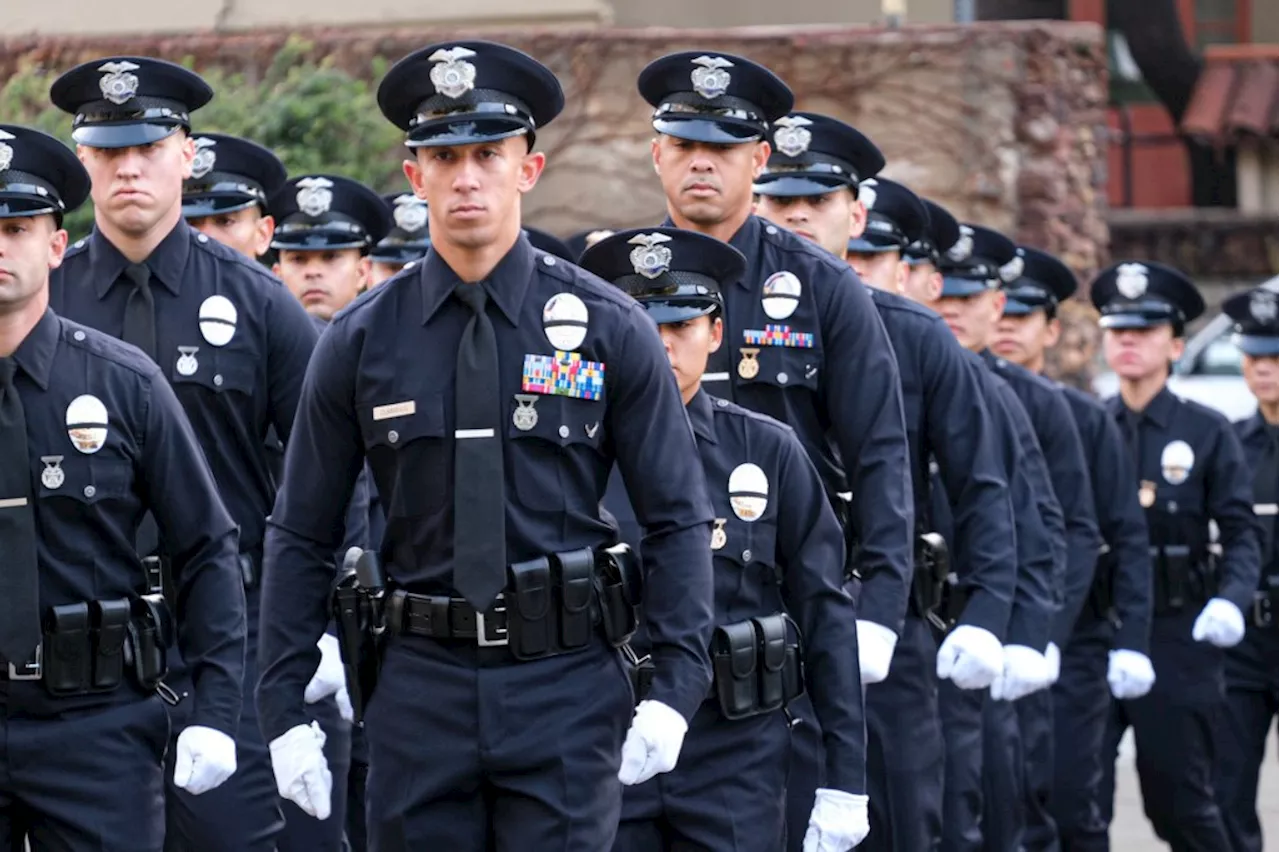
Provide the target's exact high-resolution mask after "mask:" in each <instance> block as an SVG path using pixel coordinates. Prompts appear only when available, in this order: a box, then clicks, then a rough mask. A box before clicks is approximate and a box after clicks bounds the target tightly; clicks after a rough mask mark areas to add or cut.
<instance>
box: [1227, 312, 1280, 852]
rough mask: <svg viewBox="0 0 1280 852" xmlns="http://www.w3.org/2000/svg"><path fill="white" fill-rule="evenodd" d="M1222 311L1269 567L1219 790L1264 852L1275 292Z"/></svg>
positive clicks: (1271, 636) (1234, 836) (1236, 657)
mask: <svg viewBox="0 0 1280 852" xmlns="http://www.w3.org/2000/svg"><path fill="white" fill-rule="evenodd" d="M1222 309H1223V311H1225V312H1226V313H1227V315H1228V316H1230V317H1231V318H1232V319H1233V320H1235V321H1236V336H1235V343H1236V346H1238V347H1239V348H1240V352H1241V353H1242V354H1243V356H1244V358H1243V361H1244V363H1243V368H1244V379H1245V381H1246V382H1247V383H1248V385H1249V390H1251V391H1252V392H1253V395H1254V396H1255V397H1256V398H1257V400H1258V412H1257V413H1256V414H1255V415H1254V416H1253V417H1250V418H1248V419H1247V420H1242V421H1240V422H1238V423H1236V424H1235V427H1236V434H1237V435H1239V437H1240V442H1241V443H1242V444H1243V445H1244V457H1245V461H1246V462H1247V463H1248V467H1249V468H1250V469H1252V470H1253V513H1254V515H1256V516H1257V521H1258V527H1259V531H1258V534H1259V536H1260V539H1259V540H1260V542H1261V544H1262V570H1261V572H1260V574H1259V582H1258V590H1257V591H1256V592H1254V594H1253V607H1252V609H1250V610H1248V611H1246V612H1245V632H1244V639H1243V640H1242V641H1241V642H1240V644H1239V645H1237V646H1235V647H1234V648H1232V649H1230V650H1229V651H1227V660H1226V684H1227V714H1226V724H1225V725H1224V726H1223V728H1224V729H1225V730H1222V732H1221V739H1220V744H1221V748H1222V753H1221V754H1220V755H1219V757H1218V763H1217V769H1218V774H1217V778H1216V779H1215V782H1214V785H1215V790H1216V792H1217V794H1218V806H1219V807H1220V808H1221V809H1222V821H1223V823H1224V824H1225V826H1226V829H1227V837H1228V839H1230V841H1231V848H1232V849H1233V850H1235V852H1262V848H1263V847H1262V826H1261V825H1260V824H1259V822H1258V807H1257V802H1258V771H1259V770H1260V768H1261V766H1262V757H1263V754H1264V752H1265V749H1266V746H1267V735H1268V734H1269V733H1270V731H1271V726H1272V724H1273V722H1274V720H1275V717H1276V672H1277V669H1280V663H1278V661H1277V653H1276V644H1277V638H1276V596H1277V586H1280V578H1277V576H1276V575H1277V571H1278V569H1277V564H1276V539H1277V536H1276V520H1277V509H1276V504H1277V503H1280V500H1277V493H1276V491H1277V482H1278V481H1280V472H1277V469H1276V452H1277V450H1276V432H1277V427H1276V424H1277V422H1278V421H1280V389H1278V388H1277V370H1276V361H1277V355H1278V354H1280V343H1278V342H1277V334H1278V333H1280V327H1277V321H1276V316H1277V313H1278V311H1277V297H1276V291H1275V290H1272V289H1269V288H1267V287H1258V288H1256V289H1254V290H1250V291H1249V292H1247V293H1240V294H1239V295H1236V296H1233V297H1232V298H1230V299H1228V300H1227V301H1226V302H1225V303H1224V304H1223V306H1222Z"/></svg>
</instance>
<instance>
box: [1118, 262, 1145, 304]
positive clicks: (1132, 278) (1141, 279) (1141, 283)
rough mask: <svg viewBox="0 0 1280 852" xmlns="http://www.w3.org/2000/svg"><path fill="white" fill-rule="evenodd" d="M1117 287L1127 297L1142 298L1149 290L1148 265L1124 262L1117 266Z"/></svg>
mask: <svg viewBox="0 0 1280 852" xmlns="http://www.w3.org/2000/svg"><path fill="white" fill-rule="evenodd" d="M1116 289H1117V290H1119V291H1120V295H1121V296H1124V297H1125V298H1126V299H1140V298H1142V296H1143V295H1144V294H1145V293H1146V292H1147V267H1146V265H1145V264H1142V263H1122V264H1120V265H1119V266H1118V267H1116Z"/></svg>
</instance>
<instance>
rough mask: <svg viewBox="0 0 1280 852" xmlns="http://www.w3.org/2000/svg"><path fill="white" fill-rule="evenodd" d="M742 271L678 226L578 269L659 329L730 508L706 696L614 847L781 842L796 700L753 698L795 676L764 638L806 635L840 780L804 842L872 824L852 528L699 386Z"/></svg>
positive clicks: (721, 544) (722, 535) (789, 451)
mask: <svg viewBox="0 0 1280 852" xmlns="http://www.w3.org/2000/svg"><path fill="white" fill-rule="evenodd" d="M745 265H746V259H745V258H744V257H743V256H742V254H741V253H740V252H738V251H737V250H736V249H734V248H733V247H732V246H729V245H727V244H725V243H722V242H720V241H719V240H716V239H713V238H711V237H708V236H705V235H702V234H698V233H695V232H693V231H683V230H678V229H675V228H651V229H639V230H631V231H621V232H619V233H616V234H614V235H613V236H610V237H608V238H606V239H604V240H601V241H600V242H598V243H597V244H596V245H594V246H592V247H591V248H590V249H588V250H587V251H586V253H584V254H583V256H582V268H583V269H586V270H587V271H588V272H591V273H593V274H595V275H599V276H600V277H601V278H604V279H605V280H608V281H612V282H613V283H614V285H615V286H617V287H619V288H620V289H621V290H622V291H623V292H625V293H627V295H629V296H632V297H633V298H635V299H637V300H638V301H639V302H640V304H641V305H643V306H644V307H645V309H646V310H647V311H648V313H649V316H650V318H651V319H652V320H653V321H654V322H655V323H657V324H658V330H659V332H660V334H661V335H662V339H663V342H664V343H665V344H666V348H667V357H668V358H669V359H670V361H671V369H672V372H673V373H674V374H675V377H676V382H677V384H678V385H679V386H680V393H681V397H682V398H683V399H684V402H685V408H686V411H687V412H688V418H689V422H691V423H692V425H693V431H694V434H695V436H697V440H698V448H699V451H700V454H701V456H702V466H703V469H704V471H705V472H706V479H707V484H708V490H709V491H710V492H711V501H712V505H713V507H714V508H715V512H716V514H717V515H719V516H721V517H717V518H716V520H715V528H714V532H713V535H712V540H711V550H712V552H713V554H714V560H713V565H714V569H715V584H716V596H715V608H716V623H717V624H718V625H720V626H719V627H718V628H717V630H716V634H715V638H714V640H713V643H712V649H711V651H712V654H713V664H714V667H715V678H716V680H715V683H714V686H713V689H712V694H711V695H710V696H708V698H707V700H706V701H704V702H703V704H702V706H701V708H699V710H698V712H697V714H696V715H695V716H694V718H693V722H692V723H691V725H690V730H689V734H688V736H687V737H686V739H685V746H684V749H683V752H682V755H681V762H680V765H679V767H677V769H676V770H674V771H673V772H671V773H668V774H667V775H663V776H661V777H659V778H655V779H653V780H652V781H650V782H648V783H646V784H643V785H640V786H638V787H632V788H630V789H628V790H627V791H626V793H625V795H624V797H623V809H622V823H621V826H620V827H619V830H618V839H617V841H616V842H615V844H614V847H613V848H614V849H615V850H618V852H622V850H626V852H648V850H664V849H683V848H686V847H689V846H696V847H697V848H699V849H708V850H738V852H742V850H749V849H759V850H762V852H764V850H768V852H775V850H777V849H778V841H779V838H780V837H781V836H782V831H783V801H784V796H783V790H784V787H785V784H786V779H787V752H788V751H789V739H790V732H789V728H790V726H789V724H788V718H787V714H786V712H785V707H786V704H787V703H788V702H789V699H790V698H792V697H793V696H791V695H785V694H783V693H776V694H775V695H774V696H773V697H772V698H771V699H770V700H769V701H768V702H763V701H761V700H759V698H758V697H757V696H758V695H760V694H761V690H767V689H768V687H767V686H766V685H767V684H769V683H770V682H771V680H776V679H777V678H778V677H779V675H781V681H786V680H788V676H787V675H786V674H785V672H783V673H778V674H770V673H769V666H770V665H771V664H770V663H767V662H766V658H767V657H768V656H769V654H770V653H774V652H770V651H769V650H768V648H767V645H768V643H769V642H770V641H771V640H769V639H768V638H766V637H774V639H773V640H772V641H775V642H776V641H781V642H784V643H785V642H795V643H796V645H797V652H796V653H797V655H798V656H797V659H796V660H794V661H793V663H784V667H785V666H788V665H794V666H795V668H794V670H793V673H792V675H793V676H794V677H795V679H796V680H797V681H800V669H801V668H803V683H804V685H805V686H806V687H807V688H808V692H809V696H810V700H811V703H812V705H813V708H814V711H815V713H816V715H817V718H818V719H820V720H821V728H822V737H823V742H824V744H825V748H824V758H825V759H824V763H825V765H826V766H827V767H829V769H830V772H829V773H828V776H827V783H828V784H829V785H830V786H829V787H828V788H825V789H821V790H819V791H818V792H817V796H816V804H815V805H814V806H813V808H812V814H811V816H810V819H809V821H808V823H807V825H806V836H805V838H804V843H805V848H806V849H813V850H845V849H849V848H851V847H853V846H856V845H857V844H858V842H859V841H861V840H862V839H863V838H864V837H865V836H866V833H867V797H866V795H865V791H866V752H865V748H864V745H863V740H864V737H865V728H864V719H863V712H862V690H861V687H860V684H859V681H858V674H857V665H858V660H857V651H856V648H857V641H858V638H857V629H856V625H855V619H854V617H853V601H852V600H851V599H850V598H849V596H848V595H847V594H846V593H845V591H844V563H845V540H844V532H843V531H842V530H841V528H840V523H839V521H837V520H836V516H835V512H834V511H833V510H832V508H831V504H830V503H829V502H828V501H827V498H826V493H825V491H824V489H823V485H822V480H821V478H819V476H818V472H817V470H816V469H815V468H814V467H813V463H812V462H810V461H809V458H808V456H807V455H805V452H804V448H803V447H802V446H801V445H800V442H799V441H798V440H797V439H796V437H795V433H794V432H792V431H791V429H789V428H788V427H786V426H784V425H782V424H781V423H779V422H777V421H776V420H773V419H772V418H769V417H766V416H765V415H762V414H757V413H755V412H752V411H748V410H747V409H744V408H740V407H738V406H736V405H734V404H732V403H730V402H728V401H726V400H723V399H717V398H715V397H713V396H711V395H710V394H708V393H707V392H706V391H704V390H702V374H703V372H704V371H705V369H706V365H707V358H708V356H709V355H710V354H711V350H713V349H715V348H716V347H718V346H719V345H720V342H721V339H722V334H723V330H724V325H723V322H722V320H721V318H720V313H721V310H722V307H723V303H722V301H721V299H720V292H721V287H724V286H734V285H736V282H737V281H738V280H739V279H740V278H741V276H742V273H743V271H744V268H745ZM605 508H606V509H608V510H610V511H611V512H613V514H615V515H616V516H619V517H630V516H631V515H632V514H633V513H632V511H631V507H630V506H629V505H627V500H626V496H625V492H623V491H621V490H620V489H619V490H617V491H615V490H613V489H611V490H610V492H609V494H608V495H607V496H606V500H605ZM637 544H638V543H637ZM791 617H794V618H795V620H796V625H797V626H798V627H799V636H803V645H802V646H801V645H800V644H799V640H798V638H797V637H792V638H790V639H788V638H784V637H786V635H787V633H788V632H789V630H790V628H789V626H788V624H787V621H788V619H789V618H791ZM757 631H759V636H757ZM639 650H640V649H637V651H638V652H639ZM748 657H754V658H755V660H756V662H755V664H754V665H747V666H743V667H741V668H739V667H738V663H737V662H736V661H737V660H740V659H745V658H748ZM779 659H781V658H779ZM801 660H803V666H801V665H800V663H801ZM781 681H779V682H781ZM744 687H745V688H746V693H745V694H744V693H743V689H744Z"/></svg>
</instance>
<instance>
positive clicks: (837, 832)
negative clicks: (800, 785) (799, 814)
mask: <svg viewBox="0 0 1280 852" xmlns="http://www.w3.org/2000/svg"><path fill="white" fill-rule="evenodd" d="M870 832H871V823H870V822H869V821H868V818H867V797H866V796H856V795H854V794H853V793H846V792H844V791H843V790H828V789H825V788H822V787H819V788H818V794H817V797H816V798H815V799H814V802H813V811H812V813H810V815H809V830H808V831H806V832H805V833H804V852H848V850H850V849H852V848H853V847H855V846H857V845H858V844H859V843H861V842H862V841H864V840H866V839H867V835H868V834H869V833H870Z"/></svg>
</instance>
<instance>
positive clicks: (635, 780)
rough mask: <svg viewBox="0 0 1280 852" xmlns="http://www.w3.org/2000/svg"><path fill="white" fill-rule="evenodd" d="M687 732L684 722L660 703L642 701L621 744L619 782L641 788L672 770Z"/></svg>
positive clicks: (687, 726) (686, 723)
mask: <svg viewBox="0 0 1280 852" xmlns="http://www.w3.org/2000/svg"><path fill="white" fill-rule="evenodd" d="M688 730H689V723H688V722H686V721H685V718H684V717H683V716H681V715H680V714H679V713H677V712H676V711H674V710H672V709H671V708H670V707H668V706H667V705H665V704H663V703H662V702H661V701H649V700H645V701H641V702H640V703H639V704H638V705H636V715H635V717H634V718H632V720H631V728H630V730H628V731H627V739H626V741H625V742H624V743H623V744H622V766H621V768H619V769H618V780H619V781H621V782H622V783H623V784H626V785H632V784H643V783H644V782H645V781H648V780H649V779H650V778H652V777H653V776H655V775H658V774H660V773H663V772H670V771H671V770H672V769H675V768H676V761H677V760H679V759H680V746H682V745H684V735H685V733H686V732H687V731H688Z"/></svg>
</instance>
